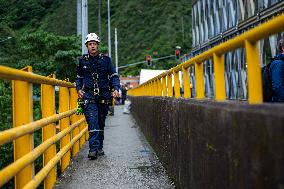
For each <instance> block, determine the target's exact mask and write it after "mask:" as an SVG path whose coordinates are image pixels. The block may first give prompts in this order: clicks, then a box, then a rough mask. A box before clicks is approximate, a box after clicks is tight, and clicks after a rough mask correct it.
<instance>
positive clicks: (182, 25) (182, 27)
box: [181, 16, 184, 43]
mask: <svg viewBox="0 0 284 189" xmlns="http://www.w3.org/2000/svg"><path fill="white" fill-rule="evenodd" d="M181 29H182V43H184V24H183V16H182V17H181Z"/></svg>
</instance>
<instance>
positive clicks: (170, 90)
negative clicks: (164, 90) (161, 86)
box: [167, 74, 173, 97]
mask: <svg viewBox="0 0 284 189" xmlns="http://www.w3.org/2000/svg"><path fill="white" fill-rule="evenodd" d="M167 86H168V96H169V97H172V96H173V83H172V74H169V75H167Z"/></svg>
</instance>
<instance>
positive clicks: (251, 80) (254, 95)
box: [245, 40, 263, 104]
mask: <svg viewBox="0 0 284 189" xmlns="http://www.w3.org/2000/svg"><path fill="white" fill-rule="evenodd" d="M245 48H246V60H247V75H248V76H247V77H248V101H249V103H250V104H259V103H262V101H263V100H262V99H263V97H262V80H261V69H260V58H259V48H258V43H253V42H249V41H247V40H246V41H245Z"/></svg>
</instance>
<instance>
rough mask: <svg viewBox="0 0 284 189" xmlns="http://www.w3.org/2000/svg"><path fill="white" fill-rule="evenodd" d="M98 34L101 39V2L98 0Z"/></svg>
mask: <svg viewBox="0 0 284 189" xmlns="http://www.w3.org/2000/svg"><path fill="white" fill-rule="evenodd" d="M98 32H99V36H100V38H102V36H101V0H98Z"/></svg>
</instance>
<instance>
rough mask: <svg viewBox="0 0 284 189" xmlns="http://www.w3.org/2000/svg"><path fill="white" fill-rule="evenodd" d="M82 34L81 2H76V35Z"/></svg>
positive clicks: (80, 0)
mask: <svg viewBox="0 0 284 189" xmlns="http://www.w3.org/2000/svg"><path fill="white" fill-rule="evenodd" d="M81 34H82V0H77V35H81Z"/></svg>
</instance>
